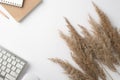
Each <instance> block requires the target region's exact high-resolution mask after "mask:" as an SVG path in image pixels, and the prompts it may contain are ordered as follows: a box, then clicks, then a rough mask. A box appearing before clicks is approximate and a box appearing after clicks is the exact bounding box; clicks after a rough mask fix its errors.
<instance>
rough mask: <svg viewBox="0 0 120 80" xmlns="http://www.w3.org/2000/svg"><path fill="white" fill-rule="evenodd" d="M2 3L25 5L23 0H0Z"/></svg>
mask: <svg viewBox="0 0 120 80" xmlns="http://www.w3.org/2000/svg"><path fill="white" fill-rule="evenodd" d="M0 2H1V3H5V4H9V5H13V6H17V7H22V6H23V0H0Z"/></svg>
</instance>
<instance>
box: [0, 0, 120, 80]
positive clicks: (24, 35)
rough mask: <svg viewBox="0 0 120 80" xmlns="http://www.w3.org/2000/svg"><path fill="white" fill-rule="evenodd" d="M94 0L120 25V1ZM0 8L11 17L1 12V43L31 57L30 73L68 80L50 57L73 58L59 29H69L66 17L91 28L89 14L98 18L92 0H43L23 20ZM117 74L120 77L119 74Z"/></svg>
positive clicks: (51, 78)
mask: <svg viewBox="0 0 120 80" xmlns="http://www.w3.org/2000/svg"><path fill="white" fill-rule="evenodd" d="M92 1H94V2H95V3H96V4H97V5H98V6H99V7H100V8H101V9H102V10H103V11H105V12H106V13H107V15H108V16H109V17H110V19H111V21H112V22H113V24H114V25H115V26H117V27H120V15H119V14H120V5H119V4H120V0H115V1H114V0H92ZM0 9H1V10H2V11H4V12H5V13H6V14H7V15H8V16H9V17H10V19H9V20H8V19H6V18H4V17H3V16H2V15H0V45H2V46H4V47H5V48H7V49H9V50H10V51H12V52H14V53H15V54H17V55H19V56H20V57H22V58H24V59H25V60H27V61H28V63H29V64H30V66H29V70H28V72H31V73H35V74H36V75H38V76H39V77H40V79H41V80H68V78H67V76H66V75H64V73H63V70H62V68H61V67H59V65H57V64H54V63H52V62H50V61H49V60H48V58H53V57H58V58H62V59H67V60H69V61H72V60H71V58H70V54H69V53H70V51H69V49H68V47H67V46H66V44H65V42H64V41H63V40H62V39H61V38H60V36H59V30H61V31H63V32H67V28H66V26H65V25H66V23H65V21H64V19H63V17H67V18H68V19H69V20H70V21H71V22H72V23H73V25H75V27H76V28H78V27H77V24H82V25H85V26H86V27H89V25H88V21H87V20H88V14H91V15H92V16H93V17H94V18H96V19H97V15H96V13H95V10H94V8H93V6H92V4H91V0H43V2H42V4H41V5H39V6H38V7H37V8H36V9H34V11H33V12H31V13H30V14H29V15H28V16H27V17H26V18H25V19H24V20H23V21H22V22H20V23H18V22H16V21H15V20H14V19H13V18H12V17H11V15H10V14H8V13H7V11H6V10H4V9H3V8H2V7H1V6H0ZM119 72H120V71H119ZM111 74H112V73H111ZM113 77H114V78H115V79H116V80H117V79H118V78H120V76H119V77H118V75H116V74H115V75H114V74H113Z"/></svg>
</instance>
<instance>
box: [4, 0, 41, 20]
mask: <svg viewBox="0 0 120 80" xmlns="http://www.w3.org/2000/svg"><path fill="white" fill-rule="evenodd" d="M40 2H42V0H24V5H23V7H22V8H17V7H14V6H7V5H5V4H2V6H3V7H4V8H5V9H6V10H7V11H8V12H9V13H10V14H11V16H12V17H13V18H14V19H15V20H16V21H18V22H20V21H21V20H23V18H25V17H26V16H27V15H28V14H29V13H30V12H31V11H32V10H33V9H34V8H35V7H36V6H37V5H38V4H39V3H40Z"/></svg>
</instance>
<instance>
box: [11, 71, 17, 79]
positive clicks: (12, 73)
mask: <svg viewBox="0 0 120 80" xmlns="http://www.w3.org/2000/svg"><path fill="white" fill-rule="evenodd" d="M10 74H11V75H12V76H13V77H15V78H16V77H17V76H18V74H17V73H15V72H13V71H11V72H10Z"/></svg>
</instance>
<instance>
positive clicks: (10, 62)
mask: <svg viewBox="0 0 120 80" xmlns="http://www.w3.org/2000/svg"><path fill="white" fill-rule="evenodd" d="M25 66H26V61H25V60H23V59H21V58H20V57H18V56H16V55H15V54H13V53H12V52H10V51H8V50H6V49H5V48H3V47H1V46H0V80H17V79H18V77H20V74H21V72H22V71H23V69H24V68H25Z"/></svg>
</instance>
